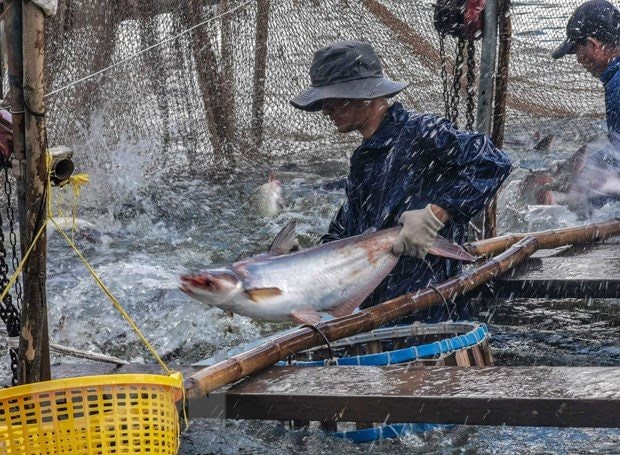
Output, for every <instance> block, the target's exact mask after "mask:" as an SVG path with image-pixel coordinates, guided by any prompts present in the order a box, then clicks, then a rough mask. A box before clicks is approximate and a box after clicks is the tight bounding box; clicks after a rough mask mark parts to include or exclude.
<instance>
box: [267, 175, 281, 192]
mask: <svg viewBox="0 0 620 455" xmlns="http://www.w3.org/2000/svg"><path fill="white" fill-rule="evenodd" d="M267 183H269V184H270V185H271V186H272V187H274V188H281V187H282V182H281V181H280V180H278V179H277V178H276V175H275V174H274V172H273V171H269V177H267Z"/></svg>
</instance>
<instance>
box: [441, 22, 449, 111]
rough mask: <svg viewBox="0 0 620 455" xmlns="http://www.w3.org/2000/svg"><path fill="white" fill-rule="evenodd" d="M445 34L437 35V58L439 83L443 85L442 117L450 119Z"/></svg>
mask: <svg viewBox="0 0 620 455" xmlns="http://www.w3.org/2000/svg"><path fill="white" fill-rule="evenodd" d="M445 42H446V34H445V33H439V58H440V59H441V83H442V85H443V105H444V116H445V117H446V118H447V119H449V118H450V91H449V89H448V62H447V60H446V48H445Z"/></svg>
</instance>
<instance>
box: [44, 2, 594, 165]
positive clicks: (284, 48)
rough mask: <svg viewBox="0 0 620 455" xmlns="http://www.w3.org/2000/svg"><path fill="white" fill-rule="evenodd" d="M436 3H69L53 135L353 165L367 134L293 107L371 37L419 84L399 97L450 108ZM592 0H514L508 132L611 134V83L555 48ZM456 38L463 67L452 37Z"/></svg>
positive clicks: (195, 158)
mask: <svg viewBox="0 0 620 455" xmlns="http://www.w3.org/2000/svg"><path fill="white" fill-rule="evenodd" d="M434 3H435V2H434V0H423V1H417V2H411V1H409V0H380V1H379V0H357V1H353V0H329V1H323V0H303V1H302V0H271V1H270V0H249V1H248V0H220V1H217V0H187V1H183V2H176V1H172V0H128V1H123V2H118V1H112V0H88V1H76V0H73V1H70V0H60V1H59V7H58V14H57V15H56V16H55V17H53V18H50V19H49V20H48V21H47V42H46V46H47V48H46V52H47V55H46V64H47V87H48V89H47V91H48V96H47V103H48V117H47V119H48V129H49V131H48V133H49V139H50V144H51V145H55V144H63V145H68V146H71V147H73V148H75V149H76V150H80V149H86V150H89V151H90V153H91V154H93V153H94V154H95V155H101V156H105V155H106V153H107V152H108V151H109V150H116V149H118V148H119V147H127V146H129V145H131V147H132V150H137V151H138V152H137V153H140V154H141V155H142V156H143V159H145V160H147V163H146V165H147V168H150V169H152V170H157V169H160V170H161V169H168V170H170V169H173V170H174V169H177V170H181V171H195V172H206V171H211V170H235V169H243V168H245V167H246V166H247V165H248V164H250V165H253V166H260V165H262V164H270V163H271V164H273V163H279V164H282V163H304V162H324V161H326V160H337V161H344V160H345V158H346V154H347V152H350V151H351V150H352V144H354V143H355V142H357V141H358V139H357V138H356V137H355V136H354V135H338V134H337V133H335V132H334V129H333V127H332V126H331V125H330V124H329V123H328V122H327V121H326V120H325V119H324V118H323V117H322V115H321V114H320V113H305V112H302V111H298V110H296V109H294V108H293V107H292V106H291V105H290V104H289V100H290V99H291V98H292V97H293V96H294V95H295V94H297V93H298V92H299V91H300V90H302V89H304V88H305V87H306V86H307V85H308V83H309V76H308V68H309V65H310V62H311V59H312V54H313V52H314V50H316V49H318V48H319V47H322V46H325V45H327V44H329V43H331V42H333V41H335V40H341V39H359V40H367V41H370V42H371V43H373V44H374V46H375V49H376V51H377V53H378V55H379V57H380V59H381V60H382V61H383V63H384V70H385V73H386V75H387V76H388V77H389V78H392V79H394V80H400V81H408V82H410V83H411V85H410V87H409V88H408V89H407V90H405V91H404V92H402V93H401V94H399V95H398V97H397V99H398V100H400V101H402V102H403V103H404V104H405V105H406V106H408V107H409V108H412V109H416V110H419V111H426V112H433V113H437V114H440V115H442V114H443V113H444V110H443V108H444V100H443V97H442V92H443V86H442V81H441V77H440V73H441V59H440V57H439V37H438V34H437V32H436V31H435V29H434V27H433V5H434ZM580 3H582V1H581V0H555V1H554V2H547V3H544V4H541V3H540V2H538V1H537V0H523V1H520V2H518V3H517V2H513V6H512V9H511V18H512V28H513V42H512V53H511V61H510V78H509V84H508V93H509V96H508V100H507V117H506V138H507V139H509V140H510V139H511V138H519V137H525V138H528V137H530V136H533V135H534V134H535V133H537V132H538V133H540V134H548V133H550V132H552V133H554V134H555V135H556V136H559V137H563V138H566V139H567V140H587V139H591V138H592V137H595V136H597V135H600V134H601V133H602V132H603V130H602V129H601V126H600V125H601V124H603V123H604V100H603V90H602V87H601V84H600V82H599V81H598V80H596V79H595V78H593V77H592V76H590V75H589V74H587V73H586V72H585V71H584V70H583V68H581V67H580V66H579V65H578V63H577V62H576V60H575V58H574V57H567V58H564V59H561V60H559V61H554V60H552V59H551V57H550V53H551V51H552V49H553V48H554V47H556V46H557V45H558V44H559V43H560V42H561V40H562V39H563V38H564V36H565V24H566V21H567V18H568V17H569V16H570V14H571V13H572V11H573V10H574V9H575V8H576V7H577V6H578V5H579V4H580ZM477 43H478V44H477V48H478V50H477V52H478V55H479V49H480V44H479V43H480V42H479V41H478V42H477ZM446 46H447V48H446V49H447V56H448V60H449V61H450V62H453V61H454V55H453V51H454V41H453V39H452V38H448V42H447V43H446ZM84 78H86V79H84ZM476 84H477V82H476ZM463 90H464V85H463ZM464 99H465V96H464V94H463V96H461V100H462V101H461V102H462V103H464ZM461 109H462V111H463V110H464V107H461ZM100 164H101V166H104V167H105V166H111V164H110V163H109V162H107V161H105V160H102V162H101V163H100Z"/></svg>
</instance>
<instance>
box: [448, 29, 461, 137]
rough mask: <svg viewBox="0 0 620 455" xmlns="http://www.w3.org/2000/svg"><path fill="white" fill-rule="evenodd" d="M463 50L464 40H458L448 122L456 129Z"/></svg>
mask: <svg viewBox="0 0 620 455" xmlns="http://www.w3.org/2000/svg"><path fill="white" fill-rule="evenodd" d="M464 50H465V40H463V38H459V39H458V41H457V45H456V55H455V59H454V69H453V73H452V75H453V79H452V93H451V100H450V101H451V106H450V116H449V117H448V120H450V121H451V122H452V123H454V127H455V128H458V125H457V120H458V118H459V101H460V99H461V96H460V92H461V76H462V75H463V62H464V57H463V53H464Z"/></svg>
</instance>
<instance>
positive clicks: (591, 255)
mask: <svg viewBox="0 0 620 455" xmlns="http://www.w3.org/2000/svg"><path fill="white" fill-rule="evenodd" d="M493 289H494V292H493V296H494V297H508V296H513V297H530V298H619V297H620V243H617V242H613V241H612V242H608V243H603V244H594V245H587V246H578V247H574V248H570V249H567V250H565V251H562V252H560V253H559V254H557V255H554V256H550V257H546V256H542V257H541V256H540V255H539V257H533V258H530V259H529V260H527V261H526V262H524V263H523V264H521V265H519V266H517V267H515V268H514V269H513V270H511V271H509V272H508V273H506V274H504V275H503V276H501V277H499V278H497V279H496V280H495V281H494V287H493ZM483 292H484V294H483V295H485V296H490V293H489V292H488V290H485V291H483Z"/></svg>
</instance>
